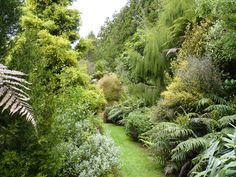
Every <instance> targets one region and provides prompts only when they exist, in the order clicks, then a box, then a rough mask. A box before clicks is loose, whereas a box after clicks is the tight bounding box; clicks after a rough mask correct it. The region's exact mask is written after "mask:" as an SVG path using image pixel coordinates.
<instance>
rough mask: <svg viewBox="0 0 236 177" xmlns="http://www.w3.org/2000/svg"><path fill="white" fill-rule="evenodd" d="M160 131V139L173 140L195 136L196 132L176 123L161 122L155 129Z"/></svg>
mask: <svg viewBox="0 0 236 177" xmlns="http://www.w3.org/2000/svg"><path fill="white" fill-rule="evenodd" d="M155 129H156V130H159V131H158V132H159V137H163V138H166V137H171V138H186V137H192V136H194V132H193V131H192V130H191V129H188V128H184V127H183V126H180V125H178V124H176V123H171V122H161V123H158V124H157V125H156V127H155Z"/></svg>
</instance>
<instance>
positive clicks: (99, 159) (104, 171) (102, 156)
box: [59, 134, 118, 177]
mask: <svg viewBox="0 0 236 177" xmlns="http://www.w3.org/2000/svg"><path fill="white" fill-rule="evenodd" d="M78 135H79V136H80V134H78ZM79 136H78V137H77V138H79V139H80V137H79ZM63 146H65V147H66V161H65V164H64V167H63V168H62V170H61V172H60V174H59V176H68V175H69V176H78V177H84V176H87V177H103V176H107V175H108V174H110V173H113V172H114V170H115V169H116V168H117V166H118V158H117V156H118V149H117V148H116V147H115V145H114V142H113V141H112V140H111V139H110V138H108V137H106V136H103V135H101V134H94V135H92V136H91V137H90V138H89V139H88V141H85V142H84V143H83V144H82V145H80V146H79V145H78V144H76V142H73V141H70V142H67V143H65V144H63Z"/></svg>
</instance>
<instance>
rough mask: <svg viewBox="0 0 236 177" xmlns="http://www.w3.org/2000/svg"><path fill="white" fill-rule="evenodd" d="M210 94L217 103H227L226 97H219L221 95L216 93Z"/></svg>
mask: <svg viewBox="0 0 236 177" xmlns="http://www.w3.org/2000/svg"><path fill="white" fill-rule="evenodd" d="M209 96H210V98H211V99H212V100H213V101H214V102H215V103H217V104H227V101H226V100H225V99H224V98H222V97H219V96H217V95H215V94H211V95H209Z"/></svg>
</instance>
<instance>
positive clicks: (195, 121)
mask: <svg viewBox="0 0 236 177" xmlns="http://www.w3.org/2000/svg"><path fill="white" fill-rule="evenodd" d="M188 125H190V126H191V127H198V126H203V125H205V126H206V127H207V129H208V130H209V131H210V130H212V129H214V128H215V127H218V126H219V123H218V122H217V121H216V120H214V119H210V118H192V119H190V120H189V122H188Z"/></svg>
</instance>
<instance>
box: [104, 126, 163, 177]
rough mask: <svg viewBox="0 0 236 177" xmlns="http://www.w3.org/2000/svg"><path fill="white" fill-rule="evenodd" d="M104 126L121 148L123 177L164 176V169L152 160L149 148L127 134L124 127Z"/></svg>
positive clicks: (121, 172) (121, 173) (121, 171)
mask: <svg viewBox="0 0 236 177" xmlns="http://www.w3.org/2000/svg"><path fill="white" fill-rule="evenodd" d="M104 127H105V130H106V132H108V134H110V136H111V137H112V139H113V140H114V141H115V143H116V145H117V146H118V147H119V149H120V163H121V169H120V175H121V176H122V177H164V175H163V173H162V169H161V168H160V167H159V166H158V165H157V164H155V163H154V162H153V161H152V159H151V157H150V156H149V153H148V151H147V149H145V148H143V147H142V146H141V144H140V143H137V142H134V141H132V139H131V138H129V137H128V136H126V134H125V128H124V127H122V126H116V125H113V124H105V125H104Z"/></svg>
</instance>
